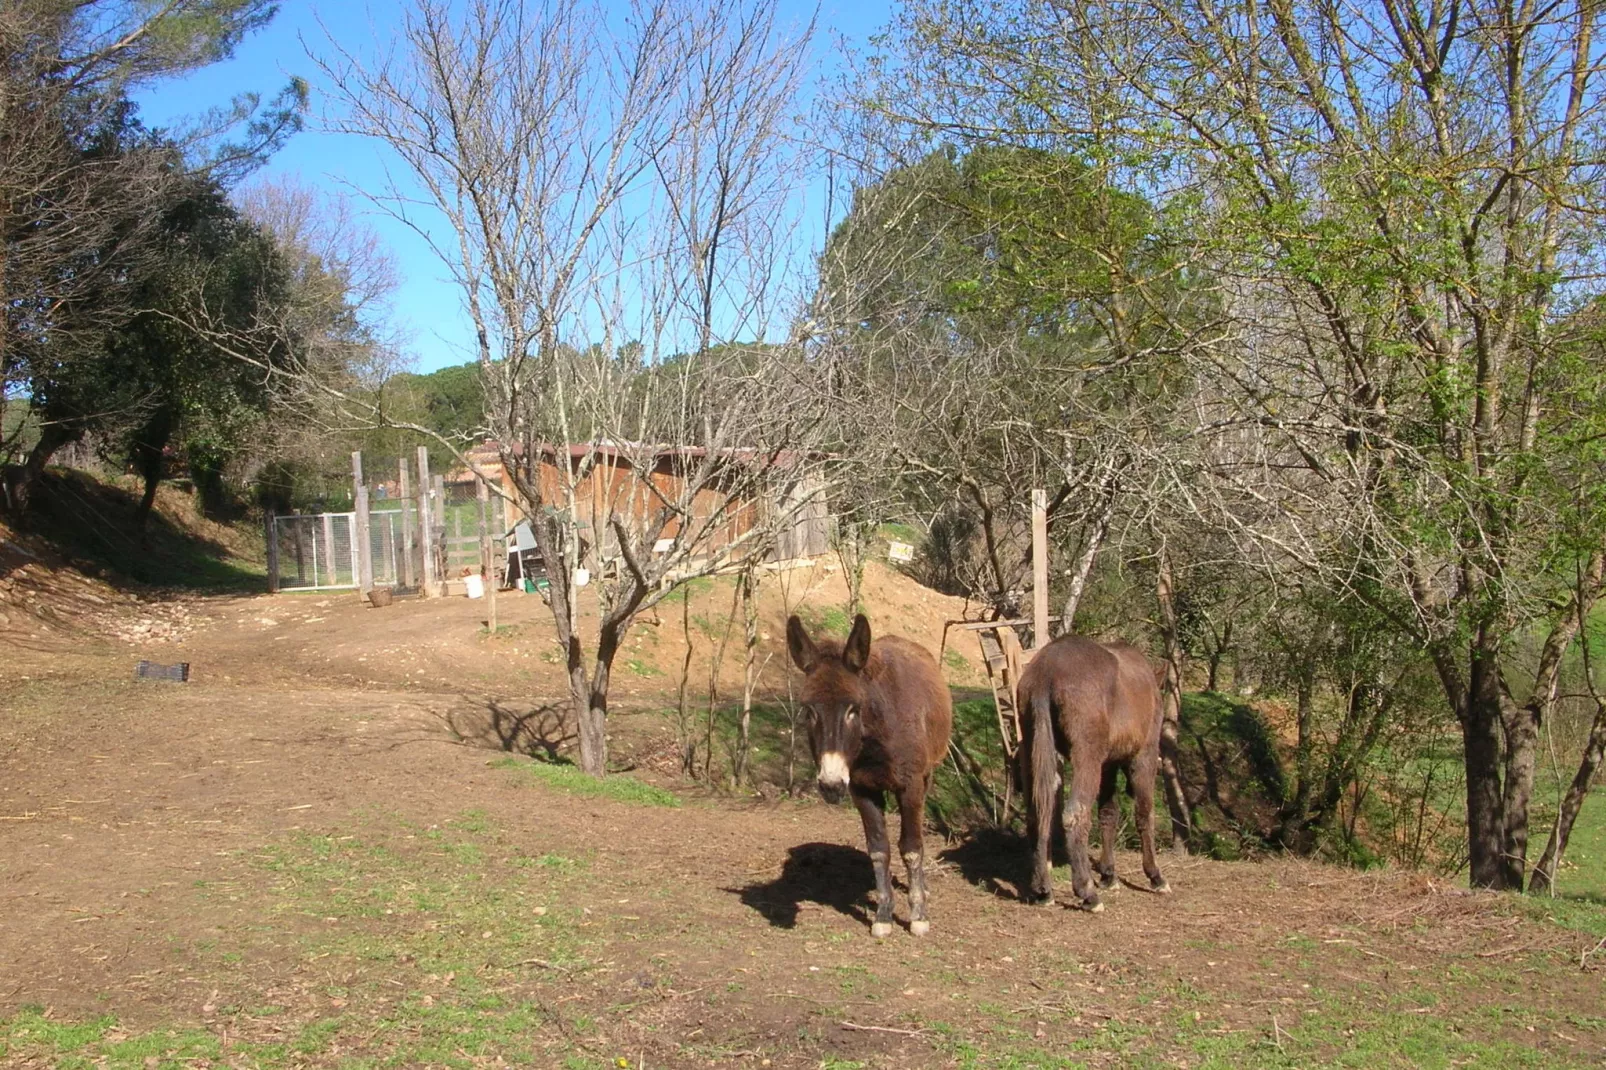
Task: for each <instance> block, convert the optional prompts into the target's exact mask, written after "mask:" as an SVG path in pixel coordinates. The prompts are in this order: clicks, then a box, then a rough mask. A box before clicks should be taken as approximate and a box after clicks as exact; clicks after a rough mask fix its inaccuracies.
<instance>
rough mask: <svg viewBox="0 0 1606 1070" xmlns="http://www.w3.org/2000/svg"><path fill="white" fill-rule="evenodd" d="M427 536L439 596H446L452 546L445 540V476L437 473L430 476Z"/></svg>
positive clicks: (449, 576)
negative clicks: (433, 560) (433, 556)
mask: <svg viewBox="0 0 1606 1070" xmlns="http://www.w3.org/2000/svg"><path fill="white" fill-rule="evenodd" d="M430 491H431V493H430V498H429V501H430V506H429V510H430V512H429V522H430V525H431V527H430V533H429V537H430V540H431V541H432V543H433V545H434V547H435V578H436V579H437V580H439V581H440V593H441V597H442V598H445V597H446V584H447V582H448V581H449V580H450V579H451V571H452V548H451V544H450V543H448V542H447V541H446V477H445V476H443V475H440V474H439V473H437V474H435V475H433V476H431V477H430Z"/></svg>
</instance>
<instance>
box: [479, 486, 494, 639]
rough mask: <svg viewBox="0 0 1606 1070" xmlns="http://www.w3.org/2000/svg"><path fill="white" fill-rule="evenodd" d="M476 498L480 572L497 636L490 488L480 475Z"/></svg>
mask: <svg viewBox="0 0 1606 1070" xmlns="http://www.w3.org/2000/svg"><path fill="white" fill-rule="evenodd" d="M474 491H475V497H477V498H478V499H479V503H480V572H481V574H482V575H484V577H485V597H486V598H489V599H490V605H489V606H487V607H486V608H487V609H489V610H490V614H491V621H490V625H489V627H490V633H491V634H492V635H495V634H496V589H497V587H498V586H500V582H499V581H498V580H497V578H496V558H495V556H494V554H493V553H492V550H493V549H494V547H493V544H492V540H491V524H490V516H489V512H490V501H491V489H490V486H489V485H488V484H487V483H486V482H485V480H484V479H481V478H480V477H479V476H478V475H476V476H475V477H474Z"/></svg>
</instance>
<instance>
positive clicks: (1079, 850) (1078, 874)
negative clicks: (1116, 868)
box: [1065, 747, 1104, 914]
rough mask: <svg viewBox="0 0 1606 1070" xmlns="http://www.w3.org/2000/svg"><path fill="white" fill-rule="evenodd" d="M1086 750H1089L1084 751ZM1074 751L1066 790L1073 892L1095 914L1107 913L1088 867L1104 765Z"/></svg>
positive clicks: (1066, 817) (1068, 846)
mask: <svg viewBox="0 0 1606 1070" xmlns="http://www.w3.org/2000/svg"><path fill="white" fill-rule="evenodd" d="M1084 749H1085V748H1084ZM1077 750H1078V748H1076V747H1072V748H1071V762H1070V765H1071V775H1070V783H1068V784H1067V785H1066V786H1065V845H1066V848H1067V849H1068V850H1069V851H1070V855H1071V890H1072V891H1073V892H1075V893H1076V898H1078V899H1080V900H1081V901H1082V905H1083V906H1084V907H1086V908H1087V909H1088V910H1091V911H1093V912H1094V913H1095V914H1096V913H1098V912H1099V911H1101V910H1103V909H1104V904H1103V903H1101V902H1099V893H1098V891H1097V889H1095V888H1094V887H1093V878H1092V873H1091V872H1090V869H1089V867H1088V864H1087V833H1088V827H1089V826H1090V825H1091V824H1092V823H1093V801H1094V800H1095V799H1096V798H1097V797H1098V792H1099V785H1100V783H1101V782H1102V780H1103V773H1104V768H1103V766H1104V763H1103V762H1100V761H1088V760H1087V759H1086V758H1085V757H1084V756H1083V755H1081V754H1078V753H1077Z"/></svg>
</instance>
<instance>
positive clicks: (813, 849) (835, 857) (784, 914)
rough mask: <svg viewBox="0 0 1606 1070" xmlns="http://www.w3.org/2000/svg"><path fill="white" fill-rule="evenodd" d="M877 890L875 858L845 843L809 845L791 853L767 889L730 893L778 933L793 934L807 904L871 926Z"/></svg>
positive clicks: (749, 888)
mask: <svg viewBox="0 0 1606 1070" xmlns="http://www.w3.org/2000/svg"><path fill="white" fill-rule="evenodd" d="M874 888H875V873H874V871H873V870H872V869H871V868H870V856H869V855H867V854H865V853H864V852H863V851H861V850H859V849H858V848H856V847H848V846H845V845H843V844H840V843H804V844H799V845H798V846H796V847H793V848H792V849H791V850H789V851H788V852H787V855H786V864H785V865H784V866H782V867H781V875H780V876H779V877H776V878H775V879H774V880H772V881H765V882H764V883H762V884H749V885H747V886H746V887H743V888H727V889H726V891H729V892H734V893H735V894H736V895H738V896H740V897H741V900H742V903H743V904H744V905H746V906H749V907H752V908H753V909H754V910H756V911H758V912H759V913H760V914H762V915H764V918H765V920H766V921H768V922H769V923H770V924H771V925H773V926H775V927H776V928H777V929H791V928H794V927H796V925H797V916H798V914H800V913H801V912H802V910H803V904H804V903H818V904H820V905H821V906H827V907H830V908H831V909H832V910H835V911H836V912H837V913H839V914H845V915H847V916H848V917H850V918H853V919H854V920H856V921H859V922H861V923H863V924H866V925H868V924H869V923H870V910H869V902H870V898H869V894H870V892H871V891H873V890H874Z"/></svg>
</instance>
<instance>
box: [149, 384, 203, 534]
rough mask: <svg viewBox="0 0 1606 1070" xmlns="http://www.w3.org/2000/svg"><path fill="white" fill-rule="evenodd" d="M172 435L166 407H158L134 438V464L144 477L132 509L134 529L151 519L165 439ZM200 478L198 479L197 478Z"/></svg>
mask: <svg viewBox="0 0 1606 1070" xmlns="http://www.w3.org/2000/svg"><path fill="white" fill-rule="evenodd" d="M172 437H173V420H172V418H171V416H170V415H169V414H168V413H167V412H166V411H165V410H163V411H159V412H158V413H157V414H156V415H154V416H153V417H152V418H151V419H150V420H149V421H147V422H146V424H145V426H144V427H143V428H141V429H140V432H139V435H138V437H137V438H135V440H134V448H133V454H134V467H135V468H136V469H137V470H138V471H139V474H140V476H141V477H142V478H143V479H144V480H145V493H144V495H143V496H142V497H141V498H140V500H139V507H138V508H137V509H135V510H134V530H135V531H137V532H141V533H143V532H144V530H145V525H146V524H148V523H149V522H150V517H151V509H152V507H154V506H155V504H156V488H157V487H158V486H160V484H161V482H162V474H163V468H164V467H165V465H164V463H163V462H164V461H165V460H166V457H165V456H164V454H165V452H166V450H167V443H168V442H169V441H170V440H171V439H172ZM197 482H199V481H197Z"/></svg>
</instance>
